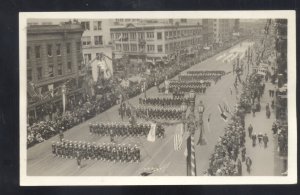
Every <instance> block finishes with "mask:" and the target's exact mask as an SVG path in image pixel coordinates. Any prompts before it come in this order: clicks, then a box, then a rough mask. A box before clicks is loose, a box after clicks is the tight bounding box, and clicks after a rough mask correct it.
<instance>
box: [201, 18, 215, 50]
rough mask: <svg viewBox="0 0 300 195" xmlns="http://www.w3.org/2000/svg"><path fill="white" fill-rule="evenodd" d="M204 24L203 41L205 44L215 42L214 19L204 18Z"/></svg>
mask: <svg viewBox="0 0 300 195" xmlns="http://www.w3.org/2000/svg"><path fill="white" fill-rule="evenodd" d="M202 26H203V42H204V44H205V45H212V44H213V43H214V20H213V19H202Z"/></svg>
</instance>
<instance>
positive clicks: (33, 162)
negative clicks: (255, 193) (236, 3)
mask: <svg viewBox="0 0 300 195" xmlns="http://www.w3.org/2000/svg"><path fill="white" fill-rule="evenodd" d="M250 44H252V43H249V42H243V43H242V44H241V45H240V44H238V45H236V46H234V47H232V48H230V49H227V50H225V51H223V52H221V53H219V54H217V55H215V56H213V57H211V58H209V59H207V60H205V61H203V62H201V63H199V64H196V65H194V66H193V67H191V68H190V69H188V70H224V71H225V72H231V71H232V62H233V60H234V59H235V57H236V56H237V55H240V56H241V57H243V56H242V55H243V54H244V53H245V50H246V49H247V48H248V46H249V45H250ZM186 71H187V70H186ZM184 72H185V71H184ZM234 79H235V77H234V76H233V74H232V73H230V74H226V75H224V76H223V77H222V79H221V80H219V81H218V82H217V83H216V84H215V83H214V82H212V85H211V86H210V87H209V88H208V89H207V91H206V93H205V95H197V97H196V109H197V105H198V103H199V101H200V100H202V102H203V103H204V105H205V112H204V115H203V121H204V129H205V130H204V132H205V133H204V136H205V138H206V141H207V144H206V145H201V146H200V145H197V146H196V148H195V149H196V168H197V175H199V176H200V175H203V172H204V171H206V170H207V168H208V164H209V158H210V155H211V154H212V153H213V150H214V147H215V145H216V143H217V141H218V138H219V136H221V135H223V134H224V127H225V126H226V123H225V122H224V121H223V120H222V119H221V117H220V112H219V110H218V104H219V103H226V104H228V105H229V107H230V108H231V109H233V108H234V105H235V103H236V94H235V93H236V92H235V90H233V82H234ZM230 88H232V92H233V93H232V94H231V90H230ZM266 90H267V86H266ZM143 96H144V94H140V95H139V96H137V97H134V98H132V99H130V100H129V102H130V103H131V104H132V105H138V99H139V97H143ZM147 96H148V97H158V96H160V97H166V96H170V97H171V95H165V94H158V92H157V89H156V87H153V88H151V89H149V90H148V91H147ZM268 98H269V97H268V93H267V92H265V94H264V97H263V98H262V111H261V112H260V113H257V115H256V117H255V118H253V117H252V115H250V114H248V115H246V128H247V127H248V125H249V123H251V124H252V125H253V128H254V132H256V133H258V132H262V133H267V134H268V136H269V144H268V148H266V149H264V148H263V146H261V147H260V146H259V145H257V146H256V147H255V148H252V145H251V140H250V139H249V138H248V137H247V138H246V148H247V154H246V155H249V156H250V157H251V158H252V162H253V166H252V172H251V174H250V175H274V172H275V169H276V166H277V165H275V164H274V158H275V154H274V151H275V150H276V148H275V146H274V140H273V135H272V132H271V126H272V123H273V121H274V113H272V115H271V118H270V119H267V118H266V116H265V104H266V103H267V102H268V103H270V102H271V100H270V99H268ZM118 108H119V105H116V106H114V107H112V108H110V109H109V110H107V111H105V112H103V113H101V114H99V115H97V116H96V117H94V118H92V119H90V120H88V121H86V122H84V123H82V124H80V125H78V126H75V127H74V128H72V129H70V130H68V131H66V132H65V134H64V136H65V139H67V140H72V141H82V142H83V141H85V142H90V143H91V142H95V143H103V142H110V138H109V137H97V136H95V135H90V134H89V128H88V125H89V123H91V122H115V121H119V122H121V117H120V116H119V115H118ZM209 116H210V124H208V117H209ZM126 122H128V119H127V118H126ZM165 129H166V133H165V134H166V136H165V138H163V139H156V141H155V142H148V141H147V140H146V138H145V137H140V138H138V137H130V138H120V137H119V138H116V142H117V143H131V144H133V145H134V144H135V143H137V144H138V145H139V146H140V148H141V162H140V163H126V164H122V163H112V162H103V161H96V160H84V161H83V163H82V164H83V167H82V168H81V169H78V168H77V163H76V160H75V159H73V160H72V159H62V158H58V157H54V156H53V155H52V153H51V143H52V141H58V140H59V139H58V136H55V137H53V138H51V139H49V140H47V141H45V142H43V143H40V144H37V145H35V146H33V147H31V148H29V149H28V150H27V174H28V175H29V176H35V175H39V176H51V175H57V176H83V175H87V176H100V175H101V176H136V175H140V173H141V172H142V171H143V170H144V169H146V168H158V169H159V170H158V171H157V172H155V173H154V174H153V175H161V176H185V175H186V160H185V156H184V151H185V148H186V143H185V142H183V144H182V147H181V150H179V151H175V150H174V148H173V147H174V146H173V135H174V132H175V130H176V126H175V125H174V126H168V127H165ZM198 137H199V130H196V134H195V141H196V142H197V141H198ZM258 165H259V166H258ZM262 165H265V166H262ZM244 170H245V168H243V175H248V174H247V173H246V171H244Z"/></svg>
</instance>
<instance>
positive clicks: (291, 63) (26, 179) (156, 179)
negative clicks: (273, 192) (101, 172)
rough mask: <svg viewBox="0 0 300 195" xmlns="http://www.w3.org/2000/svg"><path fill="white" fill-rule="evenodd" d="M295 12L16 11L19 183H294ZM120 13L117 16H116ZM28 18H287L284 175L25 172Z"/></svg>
mask: <svg viewBox="0 0 300 195" xmlns="http://www.w3.org/2000/svg"><path fill="white" fill-rule="evenodd" d="M295 13H296V12H295V11H293V10H282V11H270V10H261V11H135V12H21V13H19V57H20V58H19V59H20V61H19V64H20V67H19V70H20V73H19V78H20V90H19V92H20V100H19V102H20V113H19V116H20V140H19V141H20V185H21V186H52V185H56V186H83V185H204V184H205V185H215V184H223V185H227V184H228V185H229V184H295V183H297V118H296V19H295V15H296V14H295ZM120 16H121V17H120ZM29 18H32V19H34V18H36V19H37V18H39V19H42V18H44V19H65V18H70V19H73V18H76V19H83V18H86V19H87V18H101V19H110V18H189V19H192V18H195V19H196V18H212V19H213V18H239V19H266V18H274V19H275V18H276V19H288V130H289V136H288V170H289V171H288V176H241V177H229V176H228V177H216V176H199V177H187V176H149V177H137V176H114V177H111V176H97V177H94V176H72V177H70V176H68V177H65V176H43V177H42V176H27V174H26V167H27V145H26V140H27V138H26V132H27V129H26V126H27V124H26V117H27V114H26V113H27V110H26V109H27V108H26V102H27V100H26V87H27V86H26V78H27V76H26V74H27V71H26V43H27V41H26V24H27V19H29Z"/></svg>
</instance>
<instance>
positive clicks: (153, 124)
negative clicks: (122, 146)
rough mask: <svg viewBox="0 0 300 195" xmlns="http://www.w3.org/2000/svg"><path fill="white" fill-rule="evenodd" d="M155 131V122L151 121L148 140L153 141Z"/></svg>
mask: <svg viewBox="0 0 300 195" xmlns="http://www.w3.org/2000/svg"><path fill="white" fill-rule="evenodd" d="M155 131H156V124H155V123H151V127H150V131H149V133H148V136H147V140H148V141H149V142H155Z"/></svg>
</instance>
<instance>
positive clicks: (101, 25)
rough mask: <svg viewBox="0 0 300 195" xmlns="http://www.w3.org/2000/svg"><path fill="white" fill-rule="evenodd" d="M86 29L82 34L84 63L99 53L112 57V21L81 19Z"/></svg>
mask: <svg viewBox="0 0 300 195" xmlns="http://www.w3.org/2000/svg"><path fill="white" fill-rule="evenodd" d="M80 23H81V25H82V28H83V29H84V32H83V35H82V39H81V41H82V53H83V59H84V63H85V64H88V63H89V62H90V61H91V60H93V59H95V58H96V57H97V56H98V55H99V54H101V53H102V54H104V55H106V56H108V57H109V58H112V44H111V41H110V26H111V25H112V21H111V20H109V19H105V20H95V19H93V20H92V19H89V20H80Z"/></svg>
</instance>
